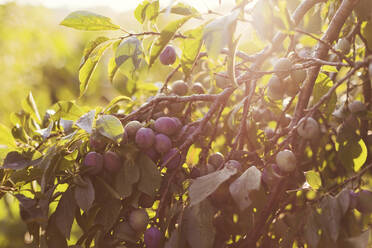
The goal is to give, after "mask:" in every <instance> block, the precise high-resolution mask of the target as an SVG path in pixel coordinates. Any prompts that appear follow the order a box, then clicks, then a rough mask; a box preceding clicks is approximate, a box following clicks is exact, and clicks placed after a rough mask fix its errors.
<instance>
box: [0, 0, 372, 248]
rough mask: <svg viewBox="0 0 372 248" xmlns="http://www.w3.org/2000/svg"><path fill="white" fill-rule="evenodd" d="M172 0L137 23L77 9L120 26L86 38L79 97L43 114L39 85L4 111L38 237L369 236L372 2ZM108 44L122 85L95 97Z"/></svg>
mask: <svg viewBox="0 0 372 248" xmlns="http://www.w3.org/2000/svg"><path fill="white" fill-rule="evenodd" d="M170 2H171V3H170V4H169V5H167V6H166V7H165V8H163V7H162V5H160V4H159V1H158V0H152V1H147V0H144V1H141V3H140V4H139V5H138V7H137V8H136V10H135V15H134V18H136V20H137V21H138V23H139V24H140V25H141V26H140V27H139V30H136V31H134V32H132V31H130V30H131V29H132V28H131V27H129V26H127V25H129V24H127V23H124V24H123V26H120V25H117V24H115V23H114V21H113V20H111V19H110V18H108V17H105V16H102V15H100V14H96V13H91V12H89V11H77V12H74V13H72V14H71V15H69V16H67V17H66V18H65V19H64V20H63V21H62V23H61V24H62V25H64V26H68V27H73V28H76V29H80V30H90V31H93V30H101V31H104V30H112V32H110V37H106V36H104V35H105V33H100V35H99V36H98V37H97V38H96V39H95V40H93V41H92V42H90V43H89V44H87V46H86V48H85V49H84V51H83V58H82V60H81V61H82V62H81V65H80V67H79V76H78V77H77V78H79V81H80V85H79V87H78V88H79V89H80V95H81V97H80V98H79V100H78V101H73V100H71V101H58V102H56V103H55V104H54V105H52V106H50V107H48V106H43V108H42V109H48V111H47V112H46V113H45V114H44V115H43V114H42V112H39V111H40V110H39V109H38V106H37V104H36V102H42V101H38V99H37V100H35V99H33V97H32V95H31V94H30V95H29V96H28V97H27V99H26V100H25V101H23V102H22V104H21V105H20V108H22V109H21V110H20V111H17V112H15V113H12V115H11V117H10V123H11V124H9V125H11V127H10V128H7V127H5V126H3V125H0V143H1V144H0V161H1V162H2V166H1V167H0V198H1V197H2V196H3V195H4V194H9V195H11V197H15V198H16V199H17V201H18V202H19V206H20V207H19V208H20V209H21V213H22V214H21V217H22V218H23V221H24V222H25V223H27V227H28V232H29V234H30V235H32V237H34V241H33V244H32V246H33V247H44V246H45V247H47V246H48V247H61V248H67V247H68V246H79V247H80V246H82V245H83V246H84V247H87V248H91V247H139V248H144V247H150V248H156V247H157V248H160V247H179V248H186V247H187V248H196V247H203V248H242V247H252V248H254V247H313V248H320V247H333V246H342V247H364V246H366V245H361V244H367V243H368V242H367V241H368V240H367V238H366V237H369V236H370V229H371V226H372V225H371V224H372V218H371V216H372V200H371V194H372V193H371V192H370V191H369V190H370V189H371V188H372V183H371V180H370V178H371V175H372V172H371V171H372V170H371V168H372V156H371V154H372V153H371V148H372V141H371V137H372V134H371V130H372V126H371V125H372V122H371V116H372V115H371V113H372V112H371V110H372V109H371V106H372V97H371V95H372V90H371V74H372V69H371V68H372V67H371V64H372V63H371V47H372V45H371V44H372V43H371V41H372V38H371V37H372V36H371V34H372V32H370V30H371V29H370V27H371V25H372V20H371V19H370V18H369V17H370V14H368V13H372V9H367V8H369V7H368V6H369V4H366V1H364V0H360V1H359V2H363V3H364V4H366V6H364V7H365V8H366V9H367V11H365V13H367V12H368V13H367V14H366V16H362V14H361V13H360V12H359V11H360V9H359V11H358V10H356V11H355V12H353V8H354V7H355V6H357V8H359V7H360V5H359V3H357V2H358V1H355V0H343V1H326V2H325V1H320V0H303V1H299V0H291V1H236V5H235V6H234V7H232V8H231V11H230V12H227V11H226V13H225V12H224V13H223V14H218V15H217V14H216V13H217V12H214V11H213V10H211V11H210V12H208V13H201V12H200V11H199V10H198V9H197V8H194V7H193V6H191V5H188V4H187V3H179V1H170ZM320 10H321V11H320ZM365 13H364V14H365ZM215 14H216V15H215ZM0 18H1V17H0ZM242 26H244V29H242ZM247 31H249V33H250V34H253V35H244V34H245V33H246V32H247ZM256 34H257V35H256ZM319 34H322V35H319ZM333 44H336V45H335V46H334V47H332V45H333ZM345 45H346V46H345ZM344 46H345V47H344ZM109 48H110V49H112V53H105V51H106V49H109ZM175 51H177V52H178V51H180V53H179V55H180V57H179V59H178V58H177V54H176V52H175ZM103 54H106V55H105V56H112V57H111V58H110V59H109V63H108V72H109V76H108V80H110V81H111V82H112V83H113V84H112V85H113V87H114V88H117V89H118V90H119V91H118V92H120V94H122V95H119V96H117V97H115V98H114V99H112V100H111V99H107V97H108V96H110V95H112V94H111V93H112V92H111V93H110V92H108V93H109V94H105V96H104V99H105V100H109V101H108V103H107V105H106V106H99V107H94V108H92V107H91V105H92V104H93V103H94V102H93V101H94V100H91V99H92V98H90V96H91V95H90V94H91V93H90V91H89V90H87V89H88V88H89V87H91V86H90V85H92V83H90V82H91V81H94V80H96V78H101V77H92V75H93V74H94V72H95V69H96V68H98V66H97V64H98V62H99V61H100V60H105V59H102V56H103ZM161 64H164V65H171V66H162V65H161ZM271 65H273V66H271ZM98 71H99V70H98ZM107 87H109V86H107V85H106V86H105V89H108V88H107ZM97 88H99V87H97ZM74 92H75V91H74ZM87 92H89V95H88V93H87ZM115 94H116V93H115ZM41 95H42V94H41ZM88 98H89V106H86V104H87V102H86V101H87V99H88ZM110 100H111V101H110ZM97 101H98V98H97ZM222 154H223V155H222ZM103 169H104V170H103ZM7 198H8V197H7ZM51 204H52V205H51ZM55 205H56V206H55ZM330 217H332V221H330ZM333 217H334V218H333ZM150 226H151V227H150ZM146 228H148V229H147V230H145V229H146ZM71 230H74V232H71ZM75 230H77V231H76V232H75ZM350 230H352V231H350ZM0 236H1V235H0ZM21 236H22V235H21ZM0 239H1V237H0ZM75 240H76V242H75Z"/></svg>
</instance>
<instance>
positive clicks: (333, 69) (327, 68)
mask: <svg viewBox="0 0 372 248" xmlns="http://www.w3.org/2000/svg"><path fill="white" fill-rule="evenodd" d="M322 71H326V72H338V70H337V68H336V67H335V66H333V65H323V66H322Z"/></svg>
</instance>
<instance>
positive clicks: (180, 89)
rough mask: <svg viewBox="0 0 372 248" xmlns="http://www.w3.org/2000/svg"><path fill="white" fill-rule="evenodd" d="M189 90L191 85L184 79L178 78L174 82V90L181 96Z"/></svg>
mask: <svg viewBox="0 0 372 248" xmlns="http://www.w3.org/2000/svg"><path fill="white" fill-rule="evenodd" d="M188 91H189V85H188V84H187V83H186V82H185V81H182V80H177V81H175V82H173V84H172V92H173V93H174V94H176V95H179V96H184V95H186V94H187V92H188Z"/></svg>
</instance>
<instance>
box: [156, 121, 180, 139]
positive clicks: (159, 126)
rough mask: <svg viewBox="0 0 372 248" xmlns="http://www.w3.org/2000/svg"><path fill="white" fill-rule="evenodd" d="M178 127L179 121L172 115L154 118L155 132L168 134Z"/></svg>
mask: <svg viewBox="0 0 372 248" xmlns="http://www.w3.org/2000/svg"><path fill="white" fill-rule="evenodd" d="M178 128H179V123H178V122H177V121H176V120H175V119H173V118H172V117H160V118H158V119H156V121H155V124H154V129H155V131H156V132H159V133H162V134H165V135H169V136H171V135H173V134H175V133H176V132H177V130H178Z"/></svg>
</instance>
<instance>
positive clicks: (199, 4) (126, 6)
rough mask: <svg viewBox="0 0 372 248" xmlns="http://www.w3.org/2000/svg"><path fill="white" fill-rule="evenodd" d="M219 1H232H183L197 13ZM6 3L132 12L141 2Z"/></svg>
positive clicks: (163, 3)
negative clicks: (98, 8)
mask: <svg viewBox="0 0 372 248" xmlns="http://www.w3.org/2000/svg"><path fill="white" fill-rule="evenodd" d="M173 1H176V0H160V5H161V6H167V5H169V4H170V3H171V2H173ZM219 1H221V2H222V3H223V4H227V3H229V4H230V3H233V2H234V0H183V1H182V2H184V3H188V4H190V5H191V6H193V7H195V8H197V9H198V10H199V11H207V10H208V9H213V8H216V7H218V5H219ZM6 2H17V3H20V4H32V5H43V6H45V7H48V8H67V9H69V10H76V9H85V8H94V7H97V6H105V7H110V8H111V9H113V10H114V11H127V10H133V9H134V8H135V7H136V6H137V5H138V4H139V3H140V2H142V1H141V0H104V1H102V0H15V1H11V0H0V4H2V3H6Z"/></svg>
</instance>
